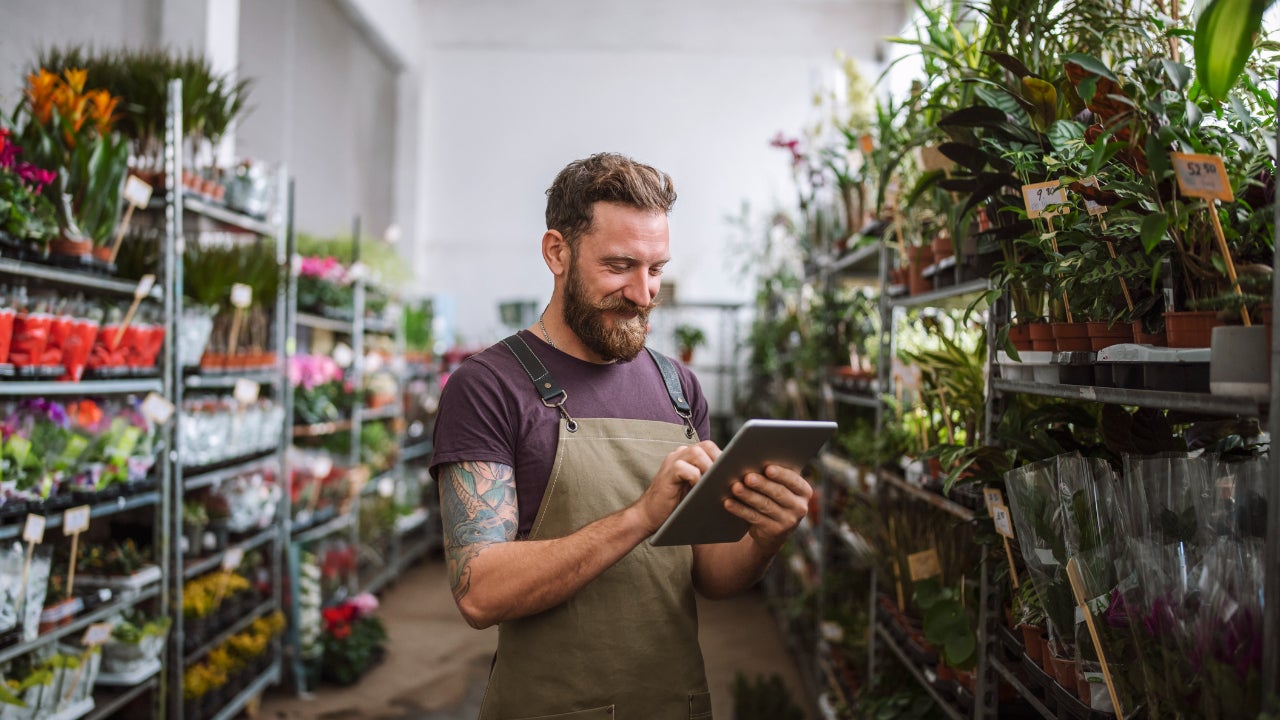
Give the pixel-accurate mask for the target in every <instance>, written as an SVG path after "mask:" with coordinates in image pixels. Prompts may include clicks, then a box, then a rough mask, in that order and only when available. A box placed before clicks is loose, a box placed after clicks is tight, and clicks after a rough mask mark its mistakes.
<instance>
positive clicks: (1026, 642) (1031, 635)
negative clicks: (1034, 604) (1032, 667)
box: [1018, 625, 1045, 663]
mask: <svg viewBox="0 0 1280 720" xmlns="http://www.w3.org/2000/svg"><path fill="white" fill-rule="evenodd" d="M1018 629H1019V630H1021V631H1022V645H1023V647H1025V648H1026V653H1027V657H1029V658H1031V659H1032V660H1034V661H1036V662H1037V663H1042V662H1043V661H1044V653H1045V648H1044V645H1045V634H1044V628H1042V627H1040V626H1039V625H1019V626H1018Z"/></svg>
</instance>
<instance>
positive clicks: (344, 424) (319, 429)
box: [293, 420, 351, 438]
mask: <svg viewBox="0 0 1280 720" xmlns="http://www.w3.org/2000/svg"><path fill="white" fill-rule="evenodd" d="M350 429H351V421H350V420H339V421H337V422H326V423H316V424H314V425H294V426H293V436H294V437H296V438H298V437H319V436H321V435H332V434H333V433H336V432H342V431H343V430H350Z"/></svg>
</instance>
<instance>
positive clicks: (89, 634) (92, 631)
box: [80, 622, 115, 647]
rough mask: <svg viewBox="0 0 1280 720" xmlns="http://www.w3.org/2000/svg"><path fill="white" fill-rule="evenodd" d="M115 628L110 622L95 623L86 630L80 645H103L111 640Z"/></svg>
mask: <svg viewBox="0 0 1280 720" xmlns="http://www.w3.org/2000/svg"><path fill="white" fill-rule="evenodd" d="M114 627H115V626H114V625H112V624H111V623H109V622H103V623H94V624H92V625H90V626H89V627H87V628H85V629H84V636H83V637H81V638H80V644H81V645H84V646H85V647H93V646H94V645H102V644H103V643H105V642H106V641H108V640H110V639H111V630H112V629H113V628H114Z"/></svg>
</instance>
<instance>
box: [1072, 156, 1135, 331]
mask: <svg viewBox="0 0 1280 720" xmlns="http://www.w3.org/2000/svg"><path fill="white" fill-rule="evenodd" d="M1080 184H1081V185H1084V186H1085V187H1091V188H1099V189H1101V188H1102V183H1100V182H1098V176H1097V175H1090V176H1089V177H1087V178H1081V179H1080ZM1110 209H1111V208H1109V207H1107V206H1106V205H1103V204H1102V203H1097V202H1094V201H1092V200H1090V199H1089V198H1085V199H1084V210H1085V212H1087V213H1089V214H1090V215H1092V216H1093V217H1096V218H1098V225H1099V226H1100V227H1101V228H1102V232H1104V233H1105V232H1106V231H1107V221H1106V219H1105V218H1103V217H1102V216H1103V215H1106V214H1107V211H1108V210H1110ZM1106 242H1107V252H1108V253H1110V254H1111V259H1112V260H1115V259H1116V246H1115V244H1114V243H1112V242H1111V241H1110V240H1107V241H1106ZM1120 292H1122V293H1124V304H1125V305H1127V306H1128V307H1129V312H1133V297H1131V296H1130V295H1129V283H1128V282H1126V281H1125V279H1124V277H1123V276H1122V277H1121V278H1120Z"/></svg>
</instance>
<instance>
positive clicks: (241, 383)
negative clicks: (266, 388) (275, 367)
mask: <svg viewBox="0 0 1280 720" xmlns="http://www.w3.org/2000/svg"><path fill="white" fill-rule="evenodd" d="M261 390H262V386H261V385H259V384H258V383H256V382H254V381H252V380H246V379H244V378H240V379H239V380H236V387H235V390H234V391H233V393H232V394H233V395H234V396H235V398H236V402H238V403H240V404H241V405H252V404H254V403H255V402H257V401H258V393H259V392H261Z"/></svg>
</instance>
